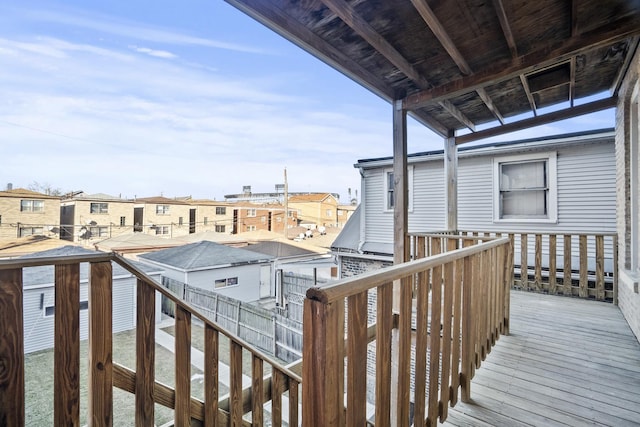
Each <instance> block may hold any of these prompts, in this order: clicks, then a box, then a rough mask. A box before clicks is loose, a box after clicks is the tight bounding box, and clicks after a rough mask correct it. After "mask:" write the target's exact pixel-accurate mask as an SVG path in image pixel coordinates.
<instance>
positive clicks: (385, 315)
mask: <svg viewBox="0 0 640 427" xmlns="http://www.w3.org/2000/svg"><path fill="white" fill-rule="evenodd" d="M425 249H426V248H425ZM392 299H393V283H387V284H384V285H382V286H378V288H377V301H376V317H377V321H376V400H375V402H376V416H375V425H376V426H379V427H389V426H390V423H391V399H389V396H391V332H392V329H393V311H392V310H393V305H392ZM302 387H303V390H304V383H303V384H302ZM303 408H304V411H306V410H307V409H306V407H305V406H304V404H303ZM303 419H304V412H303Z"/></svg>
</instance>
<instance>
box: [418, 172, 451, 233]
mask: <svg viewBox="0 0 640 427" xmlns="http://www.w3.org/2000/svg"><path fill="white" fill-rule="evenodd" d="M446 209H447V208H446V205H445V196H444V165H443V163H442V162H441V161H440V162H424V163H418V164H415V165H413V211H412V212H409V232H410V233H418V232H421V231H425V230H443V229H444V227H445V226H446V224H445V217H446Z"/></svg>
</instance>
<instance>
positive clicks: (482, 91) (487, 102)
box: [476, 87, 504, 125]
mask: <svg viewBox="0 0 640 427" xmlns="http://www.w3.org/2000/svg"><path fill="white" fill-rule="evenodd" d="M476 92H478V95H479V96H480V98H482V100H483V101H484V103H485V105H486V106H487V108H488V109H489V111H491V113H493V115H494V116H495V118H496V119H498V121H499V122H500V124H502V125H503V124H504V117H503V116H502V113H500V111H499V110H498V107H496V106H495V104H494V103H493V100H492V99H491V97H490V96H489V94H488V93H487V91H486V90H485V89H484V88H482V87H481V88H478V89H476Z"/></svg>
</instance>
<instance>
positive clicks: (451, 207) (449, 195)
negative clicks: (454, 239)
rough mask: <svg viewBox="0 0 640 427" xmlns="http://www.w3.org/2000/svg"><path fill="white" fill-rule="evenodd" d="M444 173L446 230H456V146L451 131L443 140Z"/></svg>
mask: <svg viewBox="0 0 640 427" xmlns="http://www.w3.org/2000/svg"><path fill="white" fill-rule="evenodd" d="M444 173H445V179H446V183H447V185H446V188H447V190H446V194H445V198H446V203H447V224H446V226H447V231H457V230H458V147H457V146H456V139H455V135H454V132H453V131H450V132H449V136H448V137H447V138H446V139H445V140H444Z"/></svg>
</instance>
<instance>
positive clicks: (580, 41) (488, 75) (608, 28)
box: [404, 15, 640, 110]
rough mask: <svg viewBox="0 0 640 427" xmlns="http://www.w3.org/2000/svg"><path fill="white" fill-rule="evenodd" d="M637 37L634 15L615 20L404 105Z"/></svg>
mask: <svg viewBox="0 0 640 427" xmlns="http://www.w3.org/2000/svg"><path fill="white" fill-rule="evenodd" d="M638 34H640V17H638V16H635V15H634V16H632V17H625V18H622V19H618V20H615V21H612V22H609V23H607V24H606V25H603V26H601V27H599V28H596V29H594V30H592V31H589V32H586V33H583V34H579V35H577V36H574V37H571V38H569V39H567V40H565V41H563V42H560V43H552V44H550V45H548V46H546V47H544V48H542V49H538V50H535V51H533V52H530V53H528V54H525V55H522V56H520V57H517V58H513V59H512V60H511V61H509V62H506V63H494V64H493V65H491V66H489V67H487V68H485V69H484V70H481V71H479V72H476V73H475V74H473V75H471V76H463V77H461V78H459V79H457V80H453V81H451V82H449V83H446V84H443V85H441V86H438V87H436V88H433V89H427V90H422V91H420V92H417V93H414V94H411V95H409V96H407V97H406V98H405V100H404V106H405V108H406V109H408V110H413V109H416V108H421V107H423V106H426V105H428V104H432V103H435V102H438V101H441V100H443V99H451V98H454V97H456V96H460V95H464V94H466V93H469V92H472V91H475V90H477V89H478V88H481V87H485V86H489V85H492V84H495V83H498V82H501V81H505V80H509V79H512V78H515V77H518V76H519V75H521V74H526V73H529V72H531V71H535V70H537V69H540V68H544V67H548V66H550V65H553V64H556V63H560V62H563V61H568V60H569V59H571V57H572V56H575V55H578V54H581V53H583V52H587V51H589V50H591V49H594V48H599V47H602V46H607V45H610V44H613V43H615V42H618V41H621V40H624V39H626V38H629V37H632V36H636V35H638Z"/></svg>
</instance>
